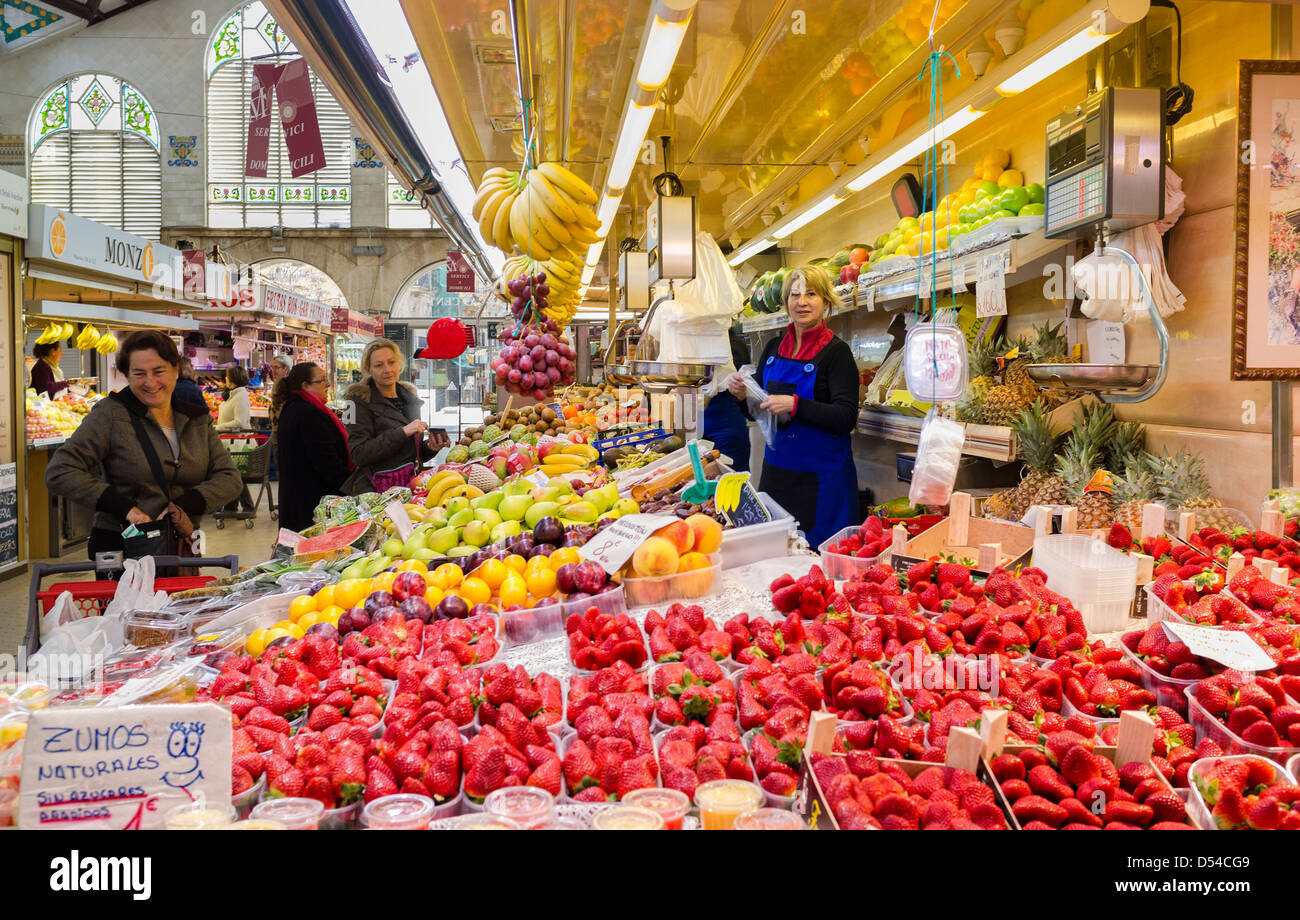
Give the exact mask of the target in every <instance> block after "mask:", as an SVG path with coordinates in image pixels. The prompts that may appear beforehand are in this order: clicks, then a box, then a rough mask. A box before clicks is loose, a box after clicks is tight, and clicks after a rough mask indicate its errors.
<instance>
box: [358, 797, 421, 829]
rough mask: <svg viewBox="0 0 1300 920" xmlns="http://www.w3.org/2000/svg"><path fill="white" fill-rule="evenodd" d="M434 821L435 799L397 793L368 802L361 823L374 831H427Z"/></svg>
mask: <svg viewBox="0 0 1300 920" xmlns="http://www.w3.org/2000/svg"><path fill="white" fill-rule="evenodd" d="M431 820H433V799H431V798H429V797H428V796H423V795H410V794H408V793H400V792H399V793H397V794H395V795H385V796H382V797H381V798H377V799H375V800H374V801H371V802H367V803H366V807H365V809H364V810H363V811H362V813H361V823H362V824H363V825H365V827H366V828H367V829H369V830H372V831H425V830H428V829H429V822H430V821H431Z"/></svg>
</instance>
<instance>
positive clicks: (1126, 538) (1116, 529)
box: [1106, 523, 1133, 550]
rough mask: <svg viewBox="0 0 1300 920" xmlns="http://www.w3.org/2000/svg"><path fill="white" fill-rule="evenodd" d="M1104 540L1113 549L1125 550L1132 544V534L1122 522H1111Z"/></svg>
mask: <svg viewBox="0 0 1300 920" xmlns="http://www.w3.org/2000/svg"><path fill="white" fill-rule="evenodd" d="M1106 542H1107V543H1108V544H1109V545H1111V546H1113V547H1115V549H1119V550H1126V549H1128V548H1129V547H1131V546H1132V545H1133V534H1132V533H1130V532H1129V529H1128V528H1127V527H1125V526H1124V525H1123V524H1119V523H1116V524H1111V525H1110V533H1109V534H1108V535H1107V536H1106Z"/></svg>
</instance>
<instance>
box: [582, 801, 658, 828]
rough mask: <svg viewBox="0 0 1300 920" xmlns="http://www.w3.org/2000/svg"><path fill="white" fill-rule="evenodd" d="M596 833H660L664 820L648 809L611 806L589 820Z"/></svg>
mask: <svg viewBox="0 0 1300 920" xmlns="http://www.w3.org/2000/svg"><path fill="white" fill-rule="evenodd" d="M591 829H592V830H596V831H661V830H663V829H664V819H663V818H661V817H660V816H659V815H658V814H656V813H655V812H653V811H650V810H649V809H648V808H634V807H632V806H631V805H611V806H609V807H608V808H606V809H604V810H603V811H601V812H600V813H599V814H598V815H596V817H594V818H592V820H591Z"/></svg>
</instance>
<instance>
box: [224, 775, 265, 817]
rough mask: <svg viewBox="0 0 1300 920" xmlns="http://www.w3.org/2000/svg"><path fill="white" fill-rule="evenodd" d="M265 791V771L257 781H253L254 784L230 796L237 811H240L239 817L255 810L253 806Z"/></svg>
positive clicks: (246, 815) (231, 802)
mask: <svg viewBox="0 0 1300 920" xmlns="http://www.w3.org/2000/svg"><path fill="white" fill-rule="evenodd" d="M265 791H266V773H265V772H263V773H262V775H261V776H259V777H258V778H257V782H255V783H253V785H251V786H249V787H248V788H247V789H245V790H244V791H243V792H241V793H239V794H238V795H232V796H231V797H230V804H231V805H234V806H235V811H237V812H239V817H241V818H247V817H248V815H249V812H251V811H252V810H253V806H255V805H256V804H257V803H258V800H259V799H261V798H262V794H263V793H264V792H265Z"/></svg>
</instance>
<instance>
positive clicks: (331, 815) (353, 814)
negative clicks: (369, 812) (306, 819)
mask: <svg viewBox="0 0 1300 920" xmlns="http://www.w3.org/2000/svg"><path fill="white" fill-rule="evenodd" d="M361 805H362V803H361V802H353V803H352V804H351V805H342V806H340V807H338V808H327V809H325V810H324V811H323V812H321V816H320V827H319V828H318V830H322V831H347V830H351V829H352V828H353V827H355V826H356V823H357V818H358V817H359V816H360V815H361Z"/></svg>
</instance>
